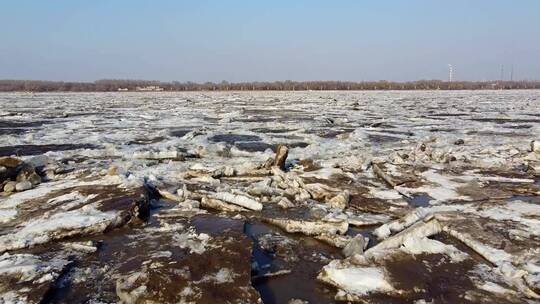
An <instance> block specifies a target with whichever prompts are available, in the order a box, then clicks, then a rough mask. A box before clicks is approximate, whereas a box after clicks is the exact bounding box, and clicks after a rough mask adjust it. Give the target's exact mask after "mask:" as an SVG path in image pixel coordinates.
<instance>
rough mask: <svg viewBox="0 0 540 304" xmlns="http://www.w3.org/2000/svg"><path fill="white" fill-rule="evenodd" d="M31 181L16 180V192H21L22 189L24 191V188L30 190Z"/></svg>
mask: <svg viewBox="0 0 540 304" xmlns="http://www.w3.org/2000/svg"><path fill="white" fill-rule="evenodd" d="M32 187H33V186H32V183H31V182H29V181H22V182H18V183H17V184H16V185H15V190H16V191H17V192H22V191H26V190H30V189H32Z"/></svg>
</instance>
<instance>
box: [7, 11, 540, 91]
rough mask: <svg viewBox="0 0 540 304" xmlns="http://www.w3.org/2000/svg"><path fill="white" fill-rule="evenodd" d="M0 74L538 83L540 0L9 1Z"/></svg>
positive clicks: (87, 78)
mask: <svg viewBox="0 0 540 304" xmlns="http://www.w3.org/2000/svg"><path fill="white" fill-rule="evenodd" d="M0 26H1V30H0V79H45V80H68V81H92V80H96V79H102V78H130V79H154V80H163V81H170V80H178V81H188V80H190V81H197V82H203V81H221V80H228V81H251V80H257V81H262V80H287V79H290V80H353V81H360V80H379V79H387V80H397V81H404V80H416V79H446V78H447V77H448V76H447V75H448V67H447V65H448V64H449V63H451V64H452V65H453V66H454V69H455V78H456V79H461V80H489V79H498V78H500V74H501V65H504V77H505V79H508V78H509V77H510V76H509V75H510V70H511V66H513V67H514V79H540V1H538V0H514V1H511V0H504V1H503V0H452V1H442V0H407V1H405V0H402V1H398V0H395V1H381V0H378V1H375V0H373V1H369V2H368V1H362V0H356V1H353V0H351V1H347V0H341V1H340V0H336V1H316V0H311V1H308V0H274V1H257V0H251V1H248V0H246V1H234V0H230V1H225V0H215V1H210V0H208V1H205V0H197V1H196V0H193V1H180V0H178V1H149V0H148V1H138V0H92V1H83V0H50V1H44V0H35V1H27V0H0Z"/></svg>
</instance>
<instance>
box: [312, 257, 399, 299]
mask: <svg viewBox="0 0 540 304" xmlns="http://www.w3.org/2000/svg"><path fill="white" fill-rule="evenodd" d="M317 278H318V279H319V280H321V281H322V282H325V283H327V284H330V285H333V286H335V287H336V288H338V293H337V294H336V299H337V300H343V301H355V300H358V299H360V298H362V297H363V296H365V295H367V294H369V293H374V292H381V293H392V292H396V290H395V289H394V287H393V286H392V285H391V283H390V280H389V278H388V276H387V275H386V273H385V271H384V269H383V268H380V267H362V266H355V265H351V264H349V263H348V262H347V261H338V260H334V261H332V262H330V264H328V265H326V266H324V267H323V269H322V271H321V272H320V273H319V275H318V277H317Z"/></svg>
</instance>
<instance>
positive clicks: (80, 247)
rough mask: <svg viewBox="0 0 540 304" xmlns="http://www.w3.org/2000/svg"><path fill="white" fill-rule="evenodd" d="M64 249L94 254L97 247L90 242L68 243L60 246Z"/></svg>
mask: <svg viewBox="0 0 540 304" xmlns="http://www.w3.org/2000/svg"><path fill="white" fill-rule="evenodd" d="M62 245H63V246H64V248H66V249H71V250H74V251H78V252H83V253H94V252H96V251H97V246H96V245H95V244H94V242H92V241H87V242H68V243H63V244H62Z"/></svg>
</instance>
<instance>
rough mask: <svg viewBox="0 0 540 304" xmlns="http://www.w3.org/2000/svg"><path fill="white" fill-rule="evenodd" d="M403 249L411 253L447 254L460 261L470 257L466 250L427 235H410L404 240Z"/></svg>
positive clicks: (452, 259)
mask: <svg viewBox="0 0 540 304" xmlns="http://www.w3.org/2000/svg"><path fill="white" fill-rule="evenodd" d="M403 250H404V251H405V252H408V253H411V254H421V253H429V254H435V253H438V254H446V255H448V256H449V257H450V260H451V262H453V263H458V262H461V261H463V260H465V259H467V258H468V257H469V255H468V254H466V253H465V252H463V251H461V250H459V249H457V248H456V247H454V246H453V245H447V244H444V243H442V242H439V241H437V240H431V239H428V238H426V237H417V236H410V237H407V238H405V240H404V242H403Z"/></svg>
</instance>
